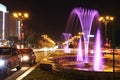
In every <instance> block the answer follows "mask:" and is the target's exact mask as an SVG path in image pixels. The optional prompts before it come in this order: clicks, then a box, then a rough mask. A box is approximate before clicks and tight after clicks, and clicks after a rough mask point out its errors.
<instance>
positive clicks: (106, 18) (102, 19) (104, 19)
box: [99, 16, 114, 47]
mask: <svg viewBox="0 0 120 80" xmlns="http://www.w3.org/2000/svg"><path fill="white" fill-rule="evenodd" d="M113 20H114V17H112V16H101V17H100V18H99V21H100V22H102V23H104V25H105V47H106V43H107V41H108V37H107V24H108V23H109V22H111V21H113Z"/></svg>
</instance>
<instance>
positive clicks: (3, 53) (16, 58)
mask: <svg viewBox="0 0 120 80" xmlns="http://www.w3.org/2000/svg"><path fill="white" fill-rule="evenodd" d="M13 68H16V69H17V70H20V69H21V58H20V55H19V54H18V50H17V48H15V47H0V73H1V74H2V76H5V75H6V76H8V75H10V74H11V70H12V69H13Z"/></svg>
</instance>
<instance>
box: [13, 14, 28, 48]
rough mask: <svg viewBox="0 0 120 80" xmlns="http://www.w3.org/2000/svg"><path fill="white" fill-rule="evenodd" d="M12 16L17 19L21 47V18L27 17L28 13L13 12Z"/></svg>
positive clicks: (22, 37)
mask: <svg viewBox="0 0 120 80" xmlns="http://www.w3.org/2000/svg"><path fill="white" fill-rule="evenodd" d="M13 17H14V18H16V19H17V20H18V40H19V41H20V47H21V48H22V47H23V42H24V32H23V20H25V19H26V18H28V17H29V14H28V13H22V12H14V13H13Z"/></svg>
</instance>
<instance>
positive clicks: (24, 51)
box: [19, 48, 36, 66]
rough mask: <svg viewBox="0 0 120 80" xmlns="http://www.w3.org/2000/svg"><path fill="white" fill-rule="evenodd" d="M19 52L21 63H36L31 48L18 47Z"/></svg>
mask: <svg viewBox="0 0 120 80" xmlns="http://www.w3.org/2000/svg"><path fill="white" fill-rule="evenodd" d="M19 54H20V55H21V62H22V63H23V64H24V63H25V64H29V65H30V66H32V65H34V64H35V63H36V55H35V53H34V51H33V50H32V49H31V48H21V49H19Z"/></svg>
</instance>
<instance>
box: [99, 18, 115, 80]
mask: <svg viewBox="0 0 120 80" xmlns="http://www.w3.org/2000/svg"><path fill="white" fill-rule="evenodd" d="M113 20H114V17H112V16H105V17H100V18H99V21H101V22H103V23H104V24H105V40H107V35H106V32H107V24H108V23H109V22H110V21H113ZM112 47H113V52H112V53H113V80H114V79H115V54H114V29H112Z"/></svg>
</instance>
